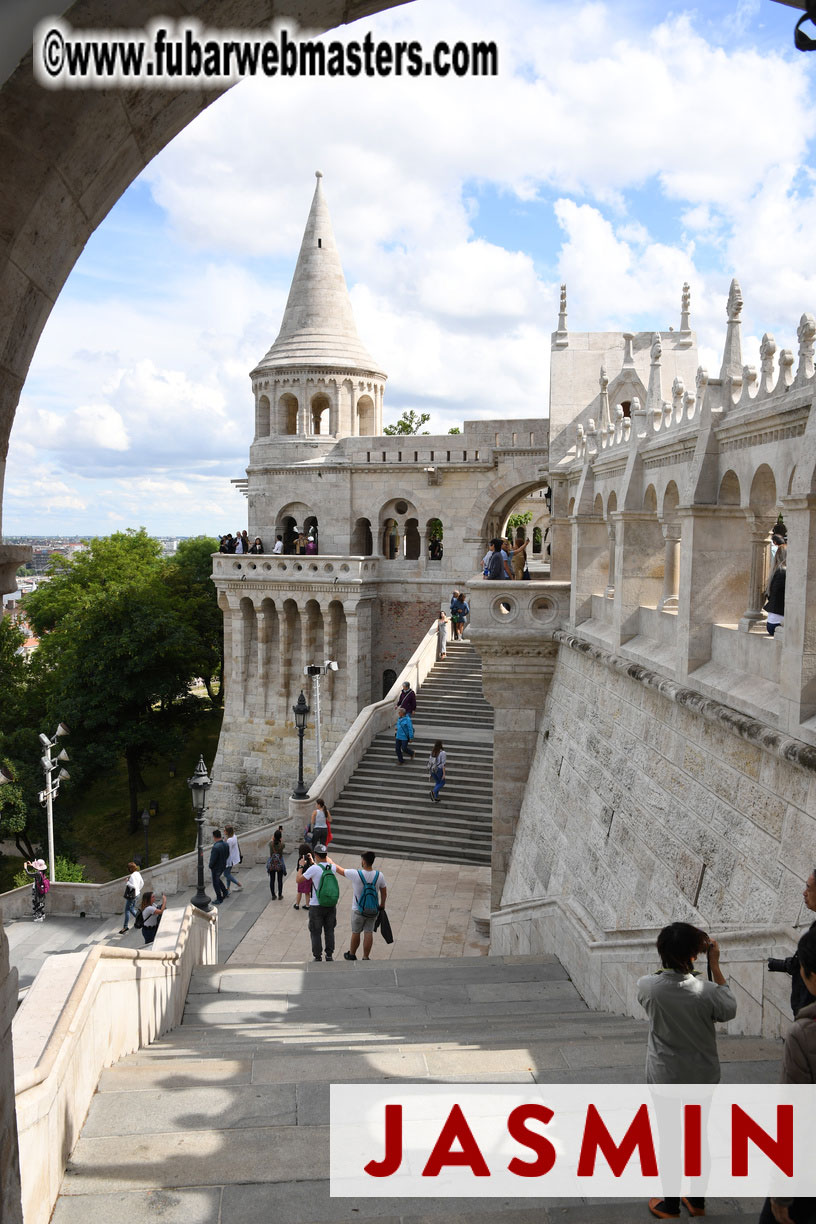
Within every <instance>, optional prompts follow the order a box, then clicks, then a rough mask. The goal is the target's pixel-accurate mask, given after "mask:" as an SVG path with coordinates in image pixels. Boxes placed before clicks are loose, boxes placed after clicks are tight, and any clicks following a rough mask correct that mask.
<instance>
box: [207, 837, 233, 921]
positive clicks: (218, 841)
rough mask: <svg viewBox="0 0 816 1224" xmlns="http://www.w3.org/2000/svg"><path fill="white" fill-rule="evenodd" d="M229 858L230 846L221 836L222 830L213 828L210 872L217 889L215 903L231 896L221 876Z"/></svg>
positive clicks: (218, 903)
mask: <svg viewBox="0 0 816 1224" xmlns="http://www.w3.org/2000/svg"><path fill="white" fill-rule="evenodd" d="M228 858H229V846H228V845H227V843H226V842H225V841H223V840H222V838H221V830H220V829H213V844H212V848H211V850H210V862H209V867H210V874H211V875H212V885H213V889H214V890H215V904H216V905H220V904H221V902H222V901H223V900H224V898H225V897H228V896H229V891H228V889H227V888H225V886H224V882H223V880H222V879H221V876H222V875H223V874H224V871H225V869H226V866H227V859H228Z"/></svg>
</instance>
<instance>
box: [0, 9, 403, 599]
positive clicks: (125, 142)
mask: <svg viewBox="0 0 816 1224" xmlns="http://www.w3.org/2000/svg"><path fill="white" fill-rule="evenodd" d="M406 2H407V0H201V2H200V3H199V4H198V5H196V8H195V16H196V18H197V20H198V21H200V22H201V25H202V26H203V27H204V28H210V29H215V30H217V29H230V30H235V29H241V28H245V29H248V30H251V29H259V28H266V29H268V28H269V26H270V25H271V23H272V20H273V18H277V19H280V18H285V17H287V16H291V17H292V18H293V19H296V20H297V22H298V24H299V25H300V26H301V27H302V28H305V29H313V30H328V29H331V28H332V27H333V26H338V25H343V24H345V23H347V22H352V21H356V20H358V18H360V17H365V16H368V15H370V14H372V13H376V12H379V11H381V10H383V9H388V8H393V7H396V5H398V4H403V3H406ZM74 7H75V8H76V9H77V18H76V26H77V28H79V29H85V30H93V29H105V28H107V27H109V26H110V13H111V6H110V5H109V4H107V3H105V0H87V2H86V3H83V4H82V5H81V6H80V5H76V6H66V5H65V4H64V3H63V4H57V5H55V6H54V9H55V10H60V9H65V10H66V11H65V13H64V17H65V20H66V21H67V22H69V23H70V22H71V17H72V12H73V10H74ZM119 7H120V9H121V7H122V6H119ZM161 7H162V15H163V16H165V17H167V18H169V19H172V20H182V19H184V18H188V17H189V15H190V5H189V4H187V3H185V2H184V0H166V3H163V4H162V6H161ZM80 10H81V11H80ZM155 15H156V10H155V6H154V5H152V4H150V3H148V2H147V0H128V4H127V17H126V18H123V17H121V16H117V26H118V27H124V26H130V27H132V28H133V29H142V28H144V27H145V26H146V25H147V23H148V22H149V21H150V20H151V19H152V18H154V17H155ZM223 92H224V91H223V90H210V91H208V92H204V91H201V90H198V89H195V90H186V91H184V90H173V91H162V90H148V89H144V90H126V89H114V90H101V89H88V90H78V89H65V90H47V89H43V88H42V87H41V86H40V85H39V84H38V83H37V82H36V81H35V79H34V76H33V73H32V54H31V50H30V49H29V50H28V52H27V53H26V54H25V55H24V57H23V59H22V60H21V61H20V63H19V65H18V66H17V68H16V69H15V70H14V71H12V72H11V75H9V76H8V77H7V78H6V79H5V80H4V81H3V82H2V87H0V161H1V162H2V165H3V183H4V188H5V191H4V204H3V210H2V217H0V532H1V531H2V491H3V482H4V478H5V468H6V456H7V454H8V442H9V435H10V433H11V426H12V423H13V421H14V414H15V412H16V409H17V404H18V402H19V399H20V394H21V391H22V388H23V383H24V381H25V378H26V375H27V373H28V368H29V365H30V364H31V359H32V357H33V355H34V350H35V348H36V347H37V343H38V341H39V338H40V335H41V333H42V330H43V328H44V326H45V324H46V321H47V319H48V316H49V314H50V313H51V309H52V307H53V305H54V303H55V301H56V299H57V297H58V296H59V293H60V290H61V289H62V286H63V285H64V284H65V281H66V279H67V277H68V274H69V273H70V271H71V269H72V268H73V266H74V263H75V262H76V260H77V258H78V257H79V255H80V253H81V251H82V249H83V247H84V246H85V244H86V242H87V241H88V239H89V237H90V236H91V234H92V233H93V231H94V230H95V229H96V227H97V226H98V225H99V223H100V222H101V221H102V220H103V218H104V217H105V216H106V215H107V213H108V212H109V211H110V209H111V208H112V207H113V205H114V204H115V203H116V201H117V200H118V199H119V197H120V196H121V195H122V194H123V192H124V191H125V190H126V188H127V187H129V186H130V184H131V183H132V182H133V180H134V179H135V178H136V177H137V175H139V174H140V173H141V171H142V170H143V169H144V167H145V166H146V165H147V164H148V162H149V161H150V160H151V159H152V158H153V157H155V155H156V154H157V153H158V152H159V151H160V150H161V149H163V148H164V147H165V145H167V144H168V143H169V142H170V141H171V140H172V139H173V137H174V136H176V135H178V133H179V132H180V131H181V130H182V129H183V128H185V127H186V126H187V125H188V124H189V123H191V122H192V120H193V119H195V118H196V116H197V115H198V114H200V113H201V111H203V110H205V109H206V107H207V106H209V104H210V103H211V102H213V101H215V99H216V98H218V97H220V95H221V93H223ZM19 552H20V550H19V549H17V550H16V551H14V552H12V550H11V549H10V547H9V546H5V545H3V546H0V591H2V592H3V593H5V592H6V591H9V590H12V589H13V585H9V584H10V583H12V584H13V578H14V574H15V572H16V569H17V566H18V565H19V564H20V560H21V557H20V555H19Z"/></svg>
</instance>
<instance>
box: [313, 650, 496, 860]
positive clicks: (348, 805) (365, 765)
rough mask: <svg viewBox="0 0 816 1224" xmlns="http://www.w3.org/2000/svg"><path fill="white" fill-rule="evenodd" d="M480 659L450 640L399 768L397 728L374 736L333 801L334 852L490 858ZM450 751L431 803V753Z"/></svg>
mask: <svg viewBox="0 0 816 1224" xmlns="http://www.w3.org/2000/svg"><path fill="white" fill-rule="evenodd" d="M481 677H482V673H481V662H480V659H479V656H478V655H477V654H476V651H475V650H474V649H473V647H472V646H471V645H470V643H469V642H450V643H449V644H448V650H447V656H446V658H445V659H440V660H439V661H438V662H437V663H436V664H435V665H434V667H433V668H432V670H431V672H430V673H429V675H428V677H427V678H426V680H425V682H424V684H423V685H422V688H421V689H420V691H419V693H418V694H417V709H416V714H415V716H414V719H413V722H414V730H415V732H416V739H415V740H414V743H413V744H412V747H413V748H414V749H415V751H416V756H415V758H414V760H413V761H411V760H410V759H409V758H407V757H406V760H405V764H404V765H402V766H400V765H399V763H398V761H397V758H396V755H395V753H394V733H393V731H387V732H383V733H382V734H381V735H378V736H376V737H375V739H374V741H373V742H372V744H371V747H370V748H369V749H368V751H367V752H366V754H365V756H364V757H363V759H362V760H361V761H360V764H359V765H358V766H357V768H356V770H355V771H354V773H353V774H352V776H351V778H350V779H349V781H348V782H347V784H346V786H345V787H344V789H343V791H342V793H341V794H340V797H339V798H338V799H337V800H336V801H335V803H334V804H333V806H332V832H333V835H334V840H333V841H332V847H331V848H332V849H333V850H335V849H336V850H348V851H352V852H356V851H362V850H369V849H370V850H374V851H375V852H376V853H378V854H389V855H393V856H397V857H399V858H412V859H423V860H425V861H432V862H448V861H450V860H451V858H452V857H455V858H456V859H457V860H458V861H459V862H462V863H468V864H474V865H477V866H484V865H488V864H489V863H490V850H491V841H492V790H493V710H492V707H491V706H490V705H489V704H488V703H487V702H486V701H485V699H484V697H483V696H482V678H481ZM436 739H441V740H442V742H443V743H444V745H445V751H446V752H447V754H448V761H447V779H448V780H447V784H446V786H445V788H444V790H443V791H442V795H441V802H440V803H438V804H436V803H433V802H432V801H431V798H430V795H429V790H430V784H429V781H428V768H427V763H428V756H429V753H430V751H431V748H432V746H433V743H434V740H436Z"/></svg>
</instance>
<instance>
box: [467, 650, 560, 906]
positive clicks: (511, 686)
mask: <svg viewBox="0 0 816 1224" xmlns="http://www.w3.org/2000/svg"><path fill="white" fill-rule="evenodd" d="M491 637H492V634H491V630H490V629H479V630H474V629H473V628H471V630H470V638H471V641H472V642H473V645H474V647H475V649H476V650H477V651H478V653H479V655H480V656H481V659H482V691H483V693H484V695H485V699H486V700H487V701H489V702H490V704H491V705H492V706H493V710H494V713H495V722H494V729H493V752H494V760H495V761H496V767H495V768H494V771H493V854H492V860H491V880H490V908H491V909H493V910H495V909H498V908H499V906H500V905H501V898H502V892H503V890H504V881H505V877H506V875H507V867H508V864H509V862H510V855H511V854H512V851H513V842H514V841H515V837H516V826H517V824H518V818H519V813H520V811H521V803H522V800H523V798H524V791H525V789H526V785H527V777H528V775H529V773H530V764H531V762H532V759H533V754H534V752H535V747H536V742H537V740H538V731H539V723H540V721H541V713H542V711H543V709H544V703H545V701H546V699H547V694H548V693H549V691H550V684H551V682H552V677H553V672H554V671H555V660H556V655H557V653H558V647H557V645H556V643H555V642H552V641H547V640H538V641H530V640H524V639H523V638H521V637H519V638H517V639H515V640H511V641H507V642H502V643H498V642H495V641H491V640H490V639H491Z"/></svg>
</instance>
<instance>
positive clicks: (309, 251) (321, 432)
mask: <svg viewBox="0 0 816 1224" xmlns="http://www.w3.org/2000/svg"><path fill="white" fill-rule="evenodd" d="M316 177H317V184H316V186H315V193H314V197H313V199H312V206H311V209H310V211H309V218H308V220H307V222H306V229H305V232H304V234H303V241H302V243H301V247H300V254H299V255H298V260H297V265H296V267H295V273H294V276H293V278H292V286H291V288H290V290H289V298H288V300H287V303H286V309H285V311H284V314H283V321H282V323H281V329H280V332H279V333H278V337H277V339H276V340H275V342H274V344H273V345H272V347H271V348H270V349H269V351H268V353H267V354H266V356H265V357H264V358H263V359H262V360H261V361H260V362H259V363H258V365H257V366H256V367H255V369H254V370H253V371H252V374H251V378H252V387H253V391H254V393H255V446H254V447H253V454H252V458H251V462H258V461H260V462H268V461H269V460H270V459H271V458H273V453H279V448H280V445H281V443H284V444H285V445H286V446H287V458H288V460H289V461H292V460H295V461H296V460H297V459H298V458H304V459H305V458H307V457H308V458H310V457H314V452H315V449H316V448H317V449H318V450H321V449H324V448H323V447H321V443H322V442H325V443H326V444H327V445H329V446H331V445H333V444H334V443H335V442H336V441H337V439H338V438H342V437H349V436H356V435H372V434H380V433H382V399H383V391H384V387H385V381H386V374H385V373H384V372H383V370H382V369H381V367H380V365H379V363H378V362H376V361H375V360H374V358H373V357H372V356H371V354H370V353H369V352H368V350H367V349H366V348H365V346H364V345H363V343H362V341H361V340H360V337H359V335H358V334H357V326H356V324H355V322H354V314H353V311H352V308H351V299H350V298H349V292H348V288H347V286H346V279H345V276H344V275H343V268H342V265H341V263H340V255H339V252H338V250H337V243H336V242H335V238H334V231H333V229H332V223H331V217H330V216H329V209H328V205H327V203H326V197H325V195H324V192H323V176H322V174H321V172H320V171H319V170H318V171H317V172H316ZM270 442H274V448H270V447H269V445H268V444H269V443H270ZM293 450H294V451H295V452H296V453H291V452H292V451H293ZM301 451H303V452H304V453H303V454H300V453H299V452H301ZM256 452H258V453H256Z"/></svg>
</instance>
